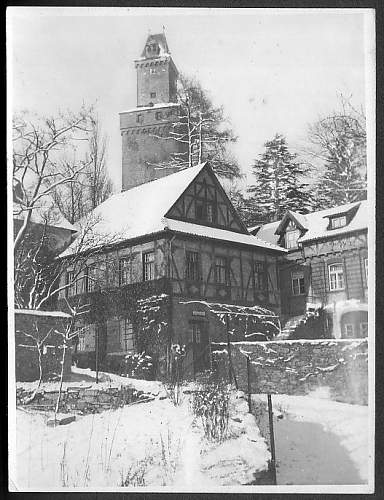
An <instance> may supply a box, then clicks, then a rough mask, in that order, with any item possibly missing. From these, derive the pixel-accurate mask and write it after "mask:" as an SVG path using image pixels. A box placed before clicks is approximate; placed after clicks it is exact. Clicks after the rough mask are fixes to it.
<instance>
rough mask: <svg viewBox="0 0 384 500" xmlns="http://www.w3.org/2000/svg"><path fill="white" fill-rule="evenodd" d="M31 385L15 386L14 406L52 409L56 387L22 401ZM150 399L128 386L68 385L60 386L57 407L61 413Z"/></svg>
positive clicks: (54, 402) (151, 396)
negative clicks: (15, 404) (28, 386)
mask: <svg viewBox="0 0 384 500" xmlns="http://www.w3.org/2000/svg"><path fill="white" fill-rule="evenodd" d="M32 392H33V389H25V388H24V387H17V389H16V402H17V405H18V406H25V407H29V408H31V409H32V408H33V409H35V410H40V411H53V410H54V408H55V406H56V402H57V398H58V395H59V391H58V389H51V390H44V389H41V390H39V391H38V392H37V394H36V397H35V398H34V399H33V401H32V402H29V403H26V402H27V401H28V399H29V398H30V396H31V394H32ZM151 399H154V396H153V395H152V394H146V393H144V392H143V391H137V390H136V389H134V388H133V387H129V386H108V387H107V386H106V385H105V384H100V385H98V386H95V385H93V386H91V387H81V386H79V387H75V386H69V387H66V388H63V390H62V393H61V398H60V405H59V411H60V412H61V413H69V412H70V413H79V414H87V413H98V412H101V411H104V410H109V409H111V408H119V407H121V406H123V405H126V404H130V403H134V402H137V403H139V402H144V401H149V400H151Z"/></svg>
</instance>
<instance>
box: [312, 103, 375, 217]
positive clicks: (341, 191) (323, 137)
mask: <svg viewBox="0 0 384 500" xmlns="http://www.w3.org/2000/svg"><path fill="white" fill-rule="evenodd" d="M340 100H341V108H340V110H338V111H337V112H334V113H333V114H332V115H330V116H328V117H325V118H321V119H320V120H318V121H317V122H316V123H315V124H313V125H312V126H310V128H309V140H310V142H311V144H312V146H313V148H312V150H311V151H310V154H311V156H313V157H315V158H317V159H319V160H321V161H322V162H324V167H325V169H324V173H323V174H322V176H321V177H320V179H319V180H318V183H317V185H316V186H315V190H314V192H315V196H314V198H315V201H316V205H317V207H318V208H329V207H333V206H337V205H342V204H344V203H351V202H353V201H358V200H362V199H365V198H366V197H367V182H366V181H367V179H366V175H367V166H366V165H367V159H366V132H365V116H364V114H363V113H362V112H359V111H357V110H356V109H355V108H354V107H353V106H352V105H351V104H350V103H349V102H348V101H347V100H346V99H345V98H343V96H341V97H340Z"/></svg>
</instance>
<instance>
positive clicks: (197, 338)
mask: <svg viewBox="0 0 384 500" xmlns="http://www.w3.org/2000/svg"><path fill="white" fill-rule="evenodd" d="M191 334H192V338H191V342H194V343H195V344H201V326H200V323H192V327H191Z"/></svg>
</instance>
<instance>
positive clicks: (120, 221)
mask: <svg viewBox="0 0 384 500" xmlns="http://www.w3.org/2000/svg"><path fill="white" fill-rule="evenodd" d="M205 165H206V163H201V164H199V165H196V166H194V167H191V168H187V169H184V170H181V171H179V172H176V173H174V174H171V175H168V176H166V177H162V178H160V179H157V180H154V181H151V182H147V183H145V184H141V185H140V186H136V187H134V188H132V189H129V190H127V191H124V192H122V193H118V194H115V195H113V196H111V197H110V198H108V199H107V200H106V201H104V202H103V203H101V204H100V205H99V206H98V207H96V208H95V210H93V212H92V213H91V215H90V216H87V218H88V220H89V218H90V217H92V219H93V221H94V222H93V225H92V231H89V238H90V239H92V241H93V242H94V241H96V240H98V241H100V242H101V241H103V240H104V242H105V243H108V242H111V244H115V243H118V242H122V241H125V240H129V239H133V238H138V237H141V236H146V235H150V234H155V233H158V232H160V231H163V230H165V229H169V230H173V231H177V232H181V233H186V234H192V235H195V236H202V237H206V238H214V239H218V240H223V241H229V242H232V243H240V244H245V245H250V246H254V247H259V248H265V249H270V250H277V251H280V252H285V249H282V248H281V247H277V246H275V245H271V244H270V243H268V242H265V241H262V240H261V239H260V238H258V237H256V236H253V235H250V234H239V233H236V232H233V231H228V230H225V229H218V228H212V227H207V226H200V225H198V224H193V223H189V222H182V221H177V220H173V219H169V218H166V217H165V215H166V213H167V212H168V211H169V209H170V208H171V206H172V205H173V204H174V203H175V202H176V201H177V200H178V198H179V197H180V196H181V195H182V194H183V192H184V191H185V190H186V189H187V187H188V186H189V185H190V183H191V182H192V181H193V180H194V179H195V177H196V176H197V175H198V174H199V173H200V172H201V170H202V169H203V168H204V167H205ZM85 222H86V221H85V220H83V221H80V222H79V226H81V225H84V223H85ZM83 245H84V246H83V248H87V241H86V238H85V240H84V243H83ZM76 248H78V246H77V241H76V240H75V241H74V242H73V243H72V244H71V245H70V246H69V247H68V248H67V249H66V250H65V251H64V252H63V253H62V254H61V257H65V256H69V255H72V254H73V253H74V252H76Z"/></svg>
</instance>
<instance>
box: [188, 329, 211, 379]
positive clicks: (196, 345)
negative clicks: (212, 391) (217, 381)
mask: <svg viewBox="0 0 384 500" xmlns="http://www.w3.org/2000/svg"><path fill="white" fill-rule="evenodd" d="M191 330H192V342H193V367H194V372H195V374H196V373H200V372H202V371H204V370H207V369H208V368H209V338H208V323H207V322H206V321H193V322H192V324H191Z"/></svg>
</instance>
